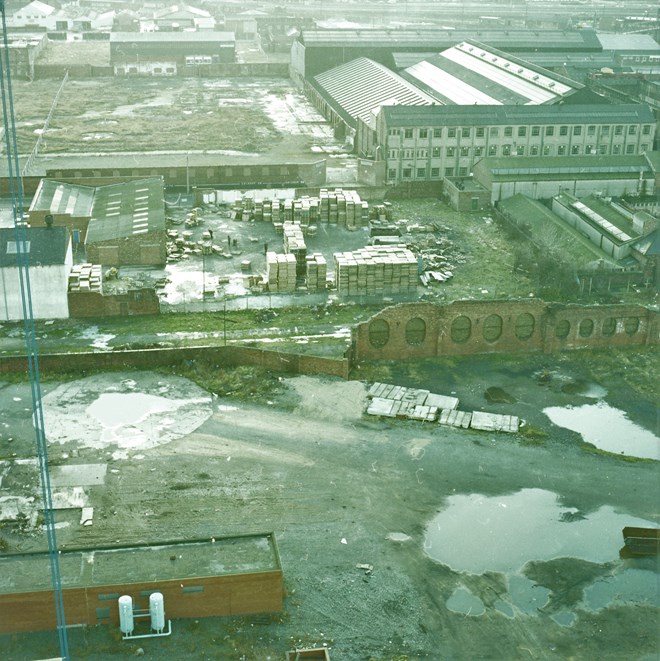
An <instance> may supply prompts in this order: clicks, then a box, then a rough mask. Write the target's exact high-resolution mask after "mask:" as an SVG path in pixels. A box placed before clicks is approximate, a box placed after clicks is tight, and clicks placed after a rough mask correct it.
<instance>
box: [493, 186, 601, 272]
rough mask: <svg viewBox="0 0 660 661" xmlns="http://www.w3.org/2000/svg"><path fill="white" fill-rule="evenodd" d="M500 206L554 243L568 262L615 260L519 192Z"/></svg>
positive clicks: (539, 237) (544, 240)
mask: <svg viewBox="0 0 660 661" xmlns="http://www.w3.org/2000/svg"><path fill="white" fill-rule="evenodd" d="M498 207H499V209H500V211H502V212H504V213H507V214H508V215H509V216H510V217H511V218H512V219H513V220H514V221H515V222H516V223H518V224H520V225H526V226H528V227H529V229H530V231H531V232H532V234H533V235H534V237H535V238H536V239H537V240H538V241H540V242H541V243H546V244H548V245H552V246H553V249H554V251H555V254H557V255H561V256H562V258H563V259H564V261H573V262H575V263H576V265H577V266H578V267H584V266H586V265H587V264H588V263H590V262H592V261H593V260H594V259H602V260H604V261H606V262H607V263H608V264H612V263H614V262H613V261H612V259H611V258H610V256H609V255H608V254H607V253H606V252H604V251H603V250H601V249H600V248H598V247H597V246H596V245H595V244H593V243H592V242H591V241H590V240H589V239H588V238H587V237H586V236H584V235H583V234H581V233H580V232H579V231H578V230H576V229H574V228H573V227H571V226H570V225H569V224H568V223H566V222H564V221H563V220H562V219H561V218H560V217H559V216H558V215H557V214H556V213H554V212H553V211H551V210H550V209H548V207H546V206H545V205H544V204H542V203H541V202H539V201H538V200H532V199H530V198H528V197H526V196H525V195H522V194H521V193H517V194H516V195H514V196H513V197H510V198H508V199H506V200H502V201H501V202H500V203H499V204H498Z"/></svg>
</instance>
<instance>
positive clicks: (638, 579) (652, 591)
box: [583, 569, 660, 611]
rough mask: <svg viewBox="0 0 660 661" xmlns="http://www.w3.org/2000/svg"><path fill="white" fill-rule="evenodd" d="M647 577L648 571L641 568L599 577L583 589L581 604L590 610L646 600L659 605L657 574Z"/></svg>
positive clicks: (659, 593)
mask: <svg viewBox="0 0 660 661" xmlns="http://www.w3.org/2000/svg"><path fill="white" fill-rule="evenodd" d="M649 578H650V576H649V572H648V571H645V570H643V569H624V570H623V571H622V572H620V573H618V574H615V575H614V576H607V577H604V578H601V579H599V580H598V581H596V582H595V583H593V584H592V585H590V586H589V587H587V588H586V589H585V590H584V601H583V606H584V607H585V608H587V609H588V610H590V611H599V610H601V609H603V608H606V607H607V606H610V605H615V604H625V603H628V604H630V603H637V604H638V603H643V602H646V603H648V604H651V605H653V606H660V590H659V589H658V579H657V575H655V576H654V577H653V578H651V580H649Z"/></svg>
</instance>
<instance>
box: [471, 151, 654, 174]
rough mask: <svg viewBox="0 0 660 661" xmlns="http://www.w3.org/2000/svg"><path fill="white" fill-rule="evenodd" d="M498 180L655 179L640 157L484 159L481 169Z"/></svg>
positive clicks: (646, 163)
mask: <svg viewBox="0 0 660 661" xmlns="http://www.w3.org/2000/svg"><path fill="white" fill-rule="evenodd" d="M480 167H482V168H484V169H485V170H487V171H489V172H490V173H491V174H492V175H493V176H494V177H496V178H505V179H510V178H515V177H517V176H521V177H525V176H527V175H564V176H566V175H571V176H575V177H577V176H579V175H590V176H593V175H597V174H600V175H613V174H623V175H625V176H628V177H630V175H631V173H636V174H639V173H640V172H642V173H644V174H646V175H647V176H649V177H651V176H653V173H652V170H651V167H650V166H649V164H648V162H647V161H646V159H645V158H644V156H641V155H630V156H627V155H623V156H543V157H541V156H538V157H536V156H508V157H502V158H484V159H483V160H482V161H481V166H480Z"/></svg>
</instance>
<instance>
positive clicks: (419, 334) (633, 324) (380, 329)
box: [369, 312, 641, 348]
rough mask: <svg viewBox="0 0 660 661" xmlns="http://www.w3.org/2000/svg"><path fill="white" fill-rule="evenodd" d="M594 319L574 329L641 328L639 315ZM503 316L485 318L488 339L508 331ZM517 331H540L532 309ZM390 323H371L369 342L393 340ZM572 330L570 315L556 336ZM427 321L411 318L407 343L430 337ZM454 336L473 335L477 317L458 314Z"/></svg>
mask: <svg viewBox="0 0 660 661" xmlns="http://www.w3.org/2000/svg"><path fill="white" fill-rule="evenodd" d="M599 325H600V329H598V328H597V326H598V324H597V323H595V322H594V320H593V319H589V318H585V319H582V320H580V321H579V322H578V323H577V324H576V328H575V330H574V333H575V332H576V334H577V335H578V336H579V337H582V338H588V337H591V336H592V335H594V334H595V333H598V331H600V335H601V336H603V337H612V336H613V335H614V334H615V333H616V332H617V330H618V329H619V328H621V330H623V331H624V332H625V333H626V334H627V335H635V333H637V332H639V330H640V326H641V324H640V319H639V317H625V318H623V319H617V318H615V317H608V318H606V319H604V320H603V321H602V322H601V323H600V324H599ZM505 330H506V329H505V324H504V320H503V318H502V317H501V316H500V315H498V314H491V315H489V316H488V317H486V318H485V319H484V321H483V324H482V328H481V335H482V337H483V339H484V340H486V341H487V342H495V341H497V340H499V339H500V338H501V337H502V335H503V333H504V332H505ZM512 330H513V334H514V335H515V337H516V338H517V339H519V340H523V341H525V340H529V339H531V338H532V337H533V336H534V333H535V331H536V319H535V318H534V316H533V315H531V314H529V313H528V312H524V313H522V314H520V315H518V317H517V318H516V320H515V322H514V324H513V329H512ZM390 332H391V331H390V325H389V324H388V323H387V322H386V321H385V320H384V319H376V320H375V321H373V322H372V323H371V324H369V343H370V344H371V345H372V346H373V347H377V348H380V347H384V346H385V345H386V344H387V343H388V342H389V341H390ZM570 333H571V322H570V321H569V320H568V319H561V320H560V321H558V322H557V324H556V325H555V327H554V334H555V337H557V338H559V339H566V338H567V337H568V336H569V335H570ZM426 336H427V333H426V322H425V321H424V320H423V319H420V318H419V317H415V318H413V319H410V320H408V322H407V323H406V326H405V339H406V343H407V344H410V345H419V344H422V343H423V342H424V341H425V340H426ZM450 336H451V339H452V341H453V342H455V343H456V344H463V343H465V342H467V341H468V340H470V339H473V321H472V319H470V317H466V316H464V315H461V316H459V317H456V318H455V319H454V320H453V321H452V323H451V329H450Z"/></svg>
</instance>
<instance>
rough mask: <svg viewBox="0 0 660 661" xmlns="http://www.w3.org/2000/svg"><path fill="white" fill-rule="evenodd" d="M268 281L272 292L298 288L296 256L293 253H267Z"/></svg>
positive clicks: (290, 290) (289, 290)
mask: <svg viewBox="0 0 660 661" xmlns="http://www.w3.org/2000/svg"><path fill="white" fill-rule="evenodd" d="M266 282H267V283H268V290H269V291H271V292H278V291H280V292H292V291H295V290H296V258H295V256H294V255H291V254H288V255H286V254H282V253H276V252H267V253H266Z"/></svg>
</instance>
